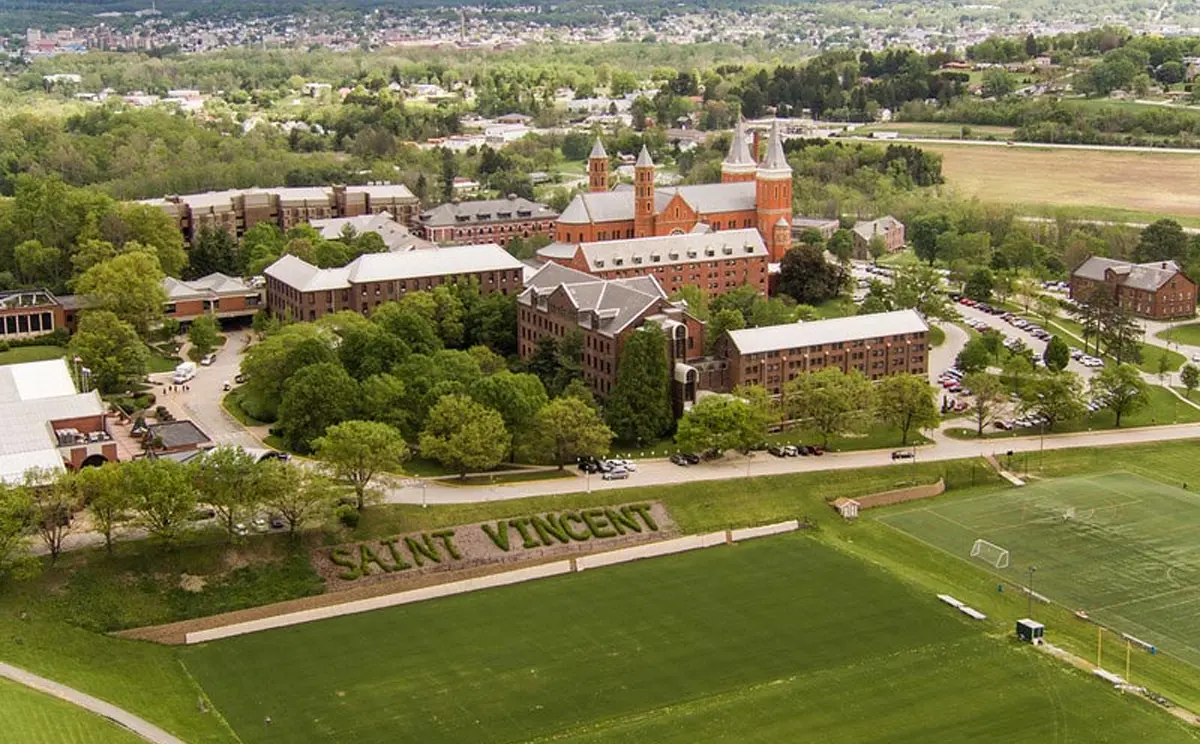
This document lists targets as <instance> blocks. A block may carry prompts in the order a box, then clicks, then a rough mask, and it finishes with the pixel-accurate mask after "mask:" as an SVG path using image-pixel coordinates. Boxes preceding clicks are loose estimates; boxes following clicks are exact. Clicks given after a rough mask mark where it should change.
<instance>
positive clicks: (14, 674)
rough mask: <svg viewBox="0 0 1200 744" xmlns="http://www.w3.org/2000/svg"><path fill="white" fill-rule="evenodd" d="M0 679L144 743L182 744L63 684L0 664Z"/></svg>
mask: <svg viewBox="0 0 1200 744" xmlns="http://www.w3.org/2000/svg"><path fill="white" fill-rule="evenodd" d="M0 677H4V678H6V679H10V680H12V681H13V682H17V683H20V684H22V685H25V686H26V687H29V688H32V689H34V690H37V691H38V692H42V693H45V694H47V695H51V696H53V697H56V698H58V699H59V700H65V701H67V702H68V703H71V704H72V705H77V706H79V707H80V708H84V709H85V710H89V711H91V712H92V713H95V714H96V715H98V716H103V717H104V718H107V719H108V720H110V721H112V722H113V723H116V724H117V725H119V726H124V727H125V728H127V729H129V730H130V731H132V732H133V733H135V734H137V735H138V736H140V737H142V738H143V739H145V740H146V741H149V742H154V744H184V742H183V740H182V739H177V738H175V737H174V736H172V735H170V734H168V733H167V732H166V731H163V730H162V729H160V728H159V727H158V726H155V725H154V724H152V723H150V722H149V721H146V720H144V719H142V718H138V717H137V716H135V715H133V714H132V713H130V712H128V711H126V710H122V709H121V708H118V707H117V706H115V705H112V704H111V703H106V702H104V701H103V700H99V699H97V698H94V697H92V696H91V695H86V694H84V693H82V692H80V691H78V690H76V689H73V688H70V687H67V686H66V685H60V684H59V683H57V682H54V681H52V680H48V679H46V678H45V677H39V676H38V675H36V674H32V673H30V672H27V671H25V670H24V669H21V668H20V667H15V666H12V665H10V664H5V663H3V662H0Z"/></svg>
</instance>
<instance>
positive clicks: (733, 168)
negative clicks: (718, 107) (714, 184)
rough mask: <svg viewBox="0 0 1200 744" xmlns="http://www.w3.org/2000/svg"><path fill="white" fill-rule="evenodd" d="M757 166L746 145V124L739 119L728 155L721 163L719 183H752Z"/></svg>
mask: <svg viewBox="0 0 1200 744" xmlns="http://www.w3.org/2000/svg"><path fill="white" fill-rule="evenodd" d="M756 170H757V166H756V165H755V162H754V157H753V156H751V155H750V148H749V147H748V146H747V145H746V123H745V122H744V121H743V120H742V119H741V118H740V117H739V118H738V123H737V126H735V127H734V128H733V139H732V140H730V142H729V154H728V155H726V156H725V160H724V161H722V163H721V183H737V182H739V181H753V180H754V173H755V171H756Z"/></svg>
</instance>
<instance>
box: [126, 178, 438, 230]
mask: <svg viewBox="0 0 1200 744" xmlns="http://www.w3.org/2000/svg"><path fill="white" fill-rule="evenodd" d="M141 203H142V204H149V205H152V206H157V207H159V208H160V209H162V210H163V211H165V212H166V213H167V214H168V215H170V216H171V217H172V218H173V219H174V220H175V223H176V224H177V225H178V226H179V229H180V230H181V231H182V232H183V234H184V237H185V238H187V240H188V241H189V242H191V241H194V240H195V239H196V236H197V235H199V234H200V232H201V231H202V230H203V229H205V228H213V229H220V230H225V231H226V232H228V233H229V234H230V235H233V236H234V237H236V238H240V237H241V236H242V235H243V234H244V233H245V232H246V231H247V230H249V229H250V228H252V227H254V226H255V225H257V224H259V223H260V222H269V223H271V224H273V225H276V226H278V227H279V228H280V229H281V230H288V229H291V228H292V227H295V226H296V225H299V224H304V223H308V222H311V221H313V220H320V219H329V218H332V217H356V216H358V215H364V214H380V213H382V212H388V213H390V214H392V215H394V216H395V218H396V219H397V220H399V221H400V222H401V223H408V222H411V221H412V220H413V219H414V218H415V216H416V214H417V212H418V210H419V209H420V200H419V199H417V197H416V196H415V195H414V194H413V193H412V192H411V191H409V189H408V187H406V186H403V185H394V184H371V185H366V186H332V187H300V188H285V187H280V188H273V189H238V190H231V191H209V192H205V193H202V194H185V195H172V196H167V197H164V198H161V199H146V200H143V201H142V202H141Z"/></svg>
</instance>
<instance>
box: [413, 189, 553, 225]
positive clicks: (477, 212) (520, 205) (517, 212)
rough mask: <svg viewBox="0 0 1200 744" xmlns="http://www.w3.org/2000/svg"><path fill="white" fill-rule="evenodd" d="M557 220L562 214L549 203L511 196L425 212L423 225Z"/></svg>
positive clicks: (461, 203) (445, 206) (422, 216)
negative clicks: (559, 214) (548, 205)
mask: <svg viewBox="0 0 1200 744" xmlns="http://www.w3.org/2000/svg"><path fill="white" fill-rule="evenodd" d="M555 217H558V212H555V211H554V210H553V209H551V208H550V207H547V206H546V205H545V204H540V203H538V202H533V201H529V200H528V199H524V198H521V197H519V196H510V197H508V198H506V199H482V200H479V201H464V202H458V203H454V202H449V203H446V204H441V205H439V206H436V207H434V208H433V209H430V210H428V211H425V212H422V213H421V224H423V225H426V226H429V227H444V226H450V225H472V224H475V225H478V224H487V223H489V222H509V221H512V220H527V219H547V220H549V219H554V218H555Z"/></svg>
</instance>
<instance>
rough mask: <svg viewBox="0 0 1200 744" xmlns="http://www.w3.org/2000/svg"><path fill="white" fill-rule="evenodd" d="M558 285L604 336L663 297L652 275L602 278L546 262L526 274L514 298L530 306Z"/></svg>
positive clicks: (615, 332)
mask: <svg viewBox="0 0 1200 744" xmlns="http://www.w3.org/2000/svg"><path fill="white" fill-rule="evenodd" d="M559 289H562V290H563V291H564V292H565V293H566V294H567V296H568V297H569V298H570V300H571V303H572V304H573V305H574V306H575V308H576V309H577V310H578V311H579V312H580V314H581V316H583V317H584V318H586V320H585V323H591V322H592V321H591V317H594V318H595V327H594V330H596V331H597V332H599V333H601V334H604V335H606V336H616V335H617V334H619V333H620V332H621V331H623V330H625V328H627V327H628V326H629V324H630V323H633V322H634V321H636V320H638V319H640V318H642V317H643V316H644V315H645V313H646V311H647V310H649V309H650V308H651V307H653V306H654V305H655V304H656V303H658V302H659V301H660V300H665V299H666V297H667V294H666V292H664V291H663V288H662V285H660V284H659V283H658V280H657V279H655V278H654V277H652V276H643V277H637V278H634V279H610V280H604V279H597V278H596V277H594V276H592V275H591V274H585V273H584V272H582V271H576V270H575V269H571V268H568V267H566V266H561V265H559V264H556V263H548V264H546V265H545V266H543V267H542V268H541V269H540V270H539V271H538V272H537V273H536V274H534V275H533V276H532V277H530V278H529V281H528V284H527V286H526V288H525V291H524V292H522V293H521V295H520V297H518V302H520V303H522V304H524V305H526V306H532V305H534V304H535V303H536V301H537V298H538V297H547V296H549V295H551V294H553V293H554V292H556V291H558V290H559ZM585 314H586V315H585Z"/></svg>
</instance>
